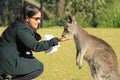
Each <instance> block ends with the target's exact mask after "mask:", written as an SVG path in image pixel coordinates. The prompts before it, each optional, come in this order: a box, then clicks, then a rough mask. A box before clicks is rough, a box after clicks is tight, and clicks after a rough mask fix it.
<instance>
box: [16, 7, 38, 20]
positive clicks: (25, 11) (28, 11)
mask: <svg viewBox="0 0 120 80" xmlns="http://www.w3.org/2000/svg"><path fill="white" fill-rule="evenodd" d="M38 12H39V9H37V8H36V7H34V6H30V5H29V6H24V7H23V8H22V10H21V12H20V15H19V16H18V17H17V18H16V20H18V21H24V20H25V19H26V17H29V18H31V17H32V16H34V15H35V14H36V13H38Z"/></svg>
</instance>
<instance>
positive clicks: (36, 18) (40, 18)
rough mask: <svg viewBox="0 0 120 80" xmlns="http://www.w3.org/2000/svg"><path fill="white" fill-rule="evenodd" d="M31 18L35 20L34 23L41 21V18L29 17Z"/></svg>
mask: <svg viewBox="0 0 120 80" xmlns="http://www.w3.org/2000/svg"><path fill="white" fill-rule="evenodd" d="M31 18H33V19H35V20H36V21H38V20H41V17H31Z"/></svg>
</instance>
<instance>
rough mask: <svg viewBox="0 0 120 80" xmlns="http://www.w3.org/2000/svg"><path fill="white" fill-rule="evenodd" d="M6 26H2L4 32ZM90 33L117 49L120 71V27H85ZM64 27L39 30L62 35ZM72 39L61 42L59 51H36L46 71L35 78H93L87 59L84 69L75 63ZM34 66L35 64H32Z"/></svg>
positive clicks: (47, 79)
mask: <svg viewBox="0 0 120 80" xmlns="http://www.w3.org/2000/svg"><path fill="white" fill-rule="evenodd" d="M3 30H4V28H0V31H1V32H2V31H3ZM85 30H86V31H88V32H89V33H90V34H93V35H95V36H97V37H99V38H102V39H103V40H105V41H107V42H108V43H109V44H110V45H111V46H112V47H113V49H114V50H115V52H116V55H117V57H118V61H119V71H120V55H119V54H120V29H119V28H85ZM62 31H63V28H42V29H39V30H38V32H39V33H40V34H41V36H42V37H43V36H44V35H45V34H53V35H54V36H61V33H62ZM70 38H71V40H69V41H65V42H60V45H61V47H59V49H58V51H57V52H54V53H53V54H45V53H44V52H34V55H35V56H36V58H38V59H39V60H40V61H41V62H43V64H44V67H45V69H44V72H43V74H42V75H41V76H39V77H38V78H36V79H34V80H93V79H92V77H91V75H90V69H89V66H88V64H87V63H86V61H83V67H82V69H78V67H77V66H76V63H75V55H76V54H75V53H76V50H75V44H74V41H73V37H72V36H71V37H70ZM31 66H34V65H31Z"/></svg>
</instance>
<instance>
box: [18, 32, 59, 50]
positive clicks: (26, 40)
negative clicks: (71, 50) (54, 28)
mask: <svg viewBox="0 0 120 80" xmlns="http://www.w3.org/2000/svg"><path fill="white" fill-rule="evenodd" d="M17 37H18V38H19V39H20V41H21V42H22V43H23V44H24V45H26V46H27V47H28V48H30V49H31V50H32V51H35V52H38V51H44V50H47V49H49V48H51V47H53V46H55V45H58V39H57V38H52V39H51V40H47V41H40V42H38V41H37V40H36V39H35V37H34V35H33V33H32V31H31V32H30V31H29V30H20V31H19V32H18V34H17Z"/></svg>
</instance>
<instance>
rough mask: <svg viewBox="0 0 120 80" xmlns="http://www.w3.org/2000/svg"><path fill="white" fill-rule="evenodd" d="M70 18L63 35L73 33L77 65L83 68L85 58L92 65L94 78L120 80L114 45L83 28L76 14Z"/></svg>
mask: <svg viewBox="0 0 120 80" xmlns="http://www.w3.org/2000/svg"><path fill="white" fill-rule="evenodd" d="M68 20H69V21H68V23H66V25H65V26H64V31H63V33H62V37H68V36H70V35H71V34H72V35H73V36H74V41H75V44H76V65H78V67H79V68H81V67H82V61H83V59H85V60H86V61H87V62H88V64H89V66H90V70H91V75H92V77H93V78H94V80H106V79H109V80H120V74H119V72H118V61H117V56H116V54H115V52H114V50H113V49H112V47H111V46H110V45H109V44H108V43H107V42H105V41H104V40H102V39H100V38H97V37H95V36H93V35H91V34H89V33H88V32H87V31H85V30H84V29H83V28H81V26H79V25H78V24H77V22H76V21H75V16H72V17H70V16H69V18H68ZM79 53H80V54H79ZM79 55H80V57H79Z"/></svg>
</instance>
